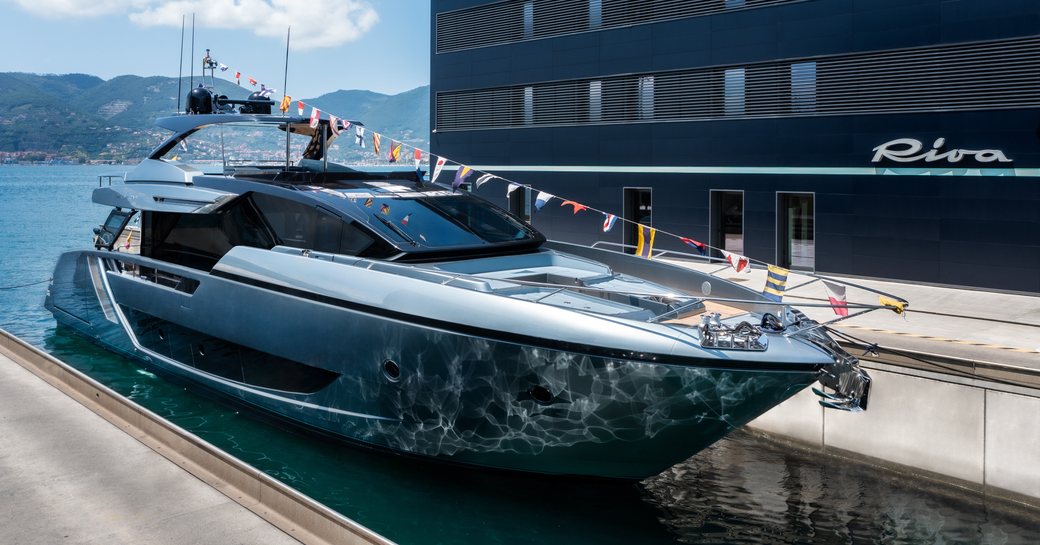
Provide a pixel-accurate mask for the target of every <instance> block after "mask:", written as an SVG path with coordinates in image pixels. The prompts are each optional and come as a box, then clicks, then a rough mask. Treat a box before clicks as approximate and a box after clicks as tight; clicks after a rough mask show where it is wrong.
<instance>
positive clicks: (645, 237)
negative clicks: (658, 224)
mask: <svg viewBox="0 0 1040 545" xmlns="http://www.w3.org/2000/svg"><path fill="white" fill-rule="evenodd" d="M656 235H657V229H652V228H650V227H647V226H645V225H639V243H638V244H636V255H637V256H639V257H645V258H647V259H653V258H654V257H653V251H654V237H655V236H656Z"/></svg>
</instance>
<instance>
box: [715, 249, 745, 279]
mask: <svg viewBox="0 0 1040 545" xmlns="http://www.w3.org/2000/svg"><path fill="white" fill-rule="evenodd" d="M722 255H723V257H725V258H726V261H729V264H730V265H732V266H733V269H734V270H735V271H737V272H738V273H745V274H750V273H751V260H749V259H748V258H746V257H744V256H742V255H740V254H731V253H729V252H727V251H726V250H722Z"/></svg>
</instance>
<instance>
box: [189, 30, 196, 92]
mask: <svg viewBox="0 0 1040 545" xmlns="http://www.w3.org/2000/svg"><path fill="white" fill-rule="evenodd" d="M188 67H189V68H190V69H191V78H190V79H189V80H188V81H189V83H188V87H191V88H192V89H194V88H195V14H194V13H192V14H191V62H189V63H188Z"/></svg>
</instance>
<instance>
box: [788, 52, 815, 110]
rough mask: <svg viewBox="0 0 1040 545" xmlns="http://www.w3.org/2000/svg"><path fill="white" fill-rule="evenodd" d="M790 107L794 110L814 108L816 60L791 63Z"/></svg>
mask: <svg viewBox="0 0 1040 545" xmlns="http://www.w3.org/2000/svg"><path fill="white" fill-rule="evenodd" d="M791 109H792V110H794V111H796V112H812V111H815V110H816V61H812V62H798V63H794V64H792V65H791Z"/></svg>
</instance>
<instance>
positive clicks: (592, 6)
mask: <svg viewBox="0 0 1040 545" xmlns="http://www.w3.org/2000/svg"><path fill="white" fill-rule="evenodd" d="M804 1H806V0H744V1H740V2H735V1H733V0H725V1H723V0H507V1H505V2H494V3H490V4H483V5H480V6H476V7H472V8H465V9H461V10H456V11H445V12H440V13H438V14H437V24H436V33H437V42H436V44H437V45H436V47H437V53H447V52H449V51H458V50H461V49H474V48H478V47H486V46H490V45H499V44H507V43H512V42H519V41H524V40H534V39H539V38H549V37H552V36H563V35H565V34H576V33H579V32H589V31H596V30H605V29H611V28H619V27H624V26H631V25H639V24H646V23H656V22H659V21H668V20H672V19H683V18H687V17H699V16H702V15H711V14H714V13H721V12H726V11H734V10H742V9H754V8H761V7H768V6H774V5H778V4H791V3H794V2H804Z"/></svg>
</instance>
